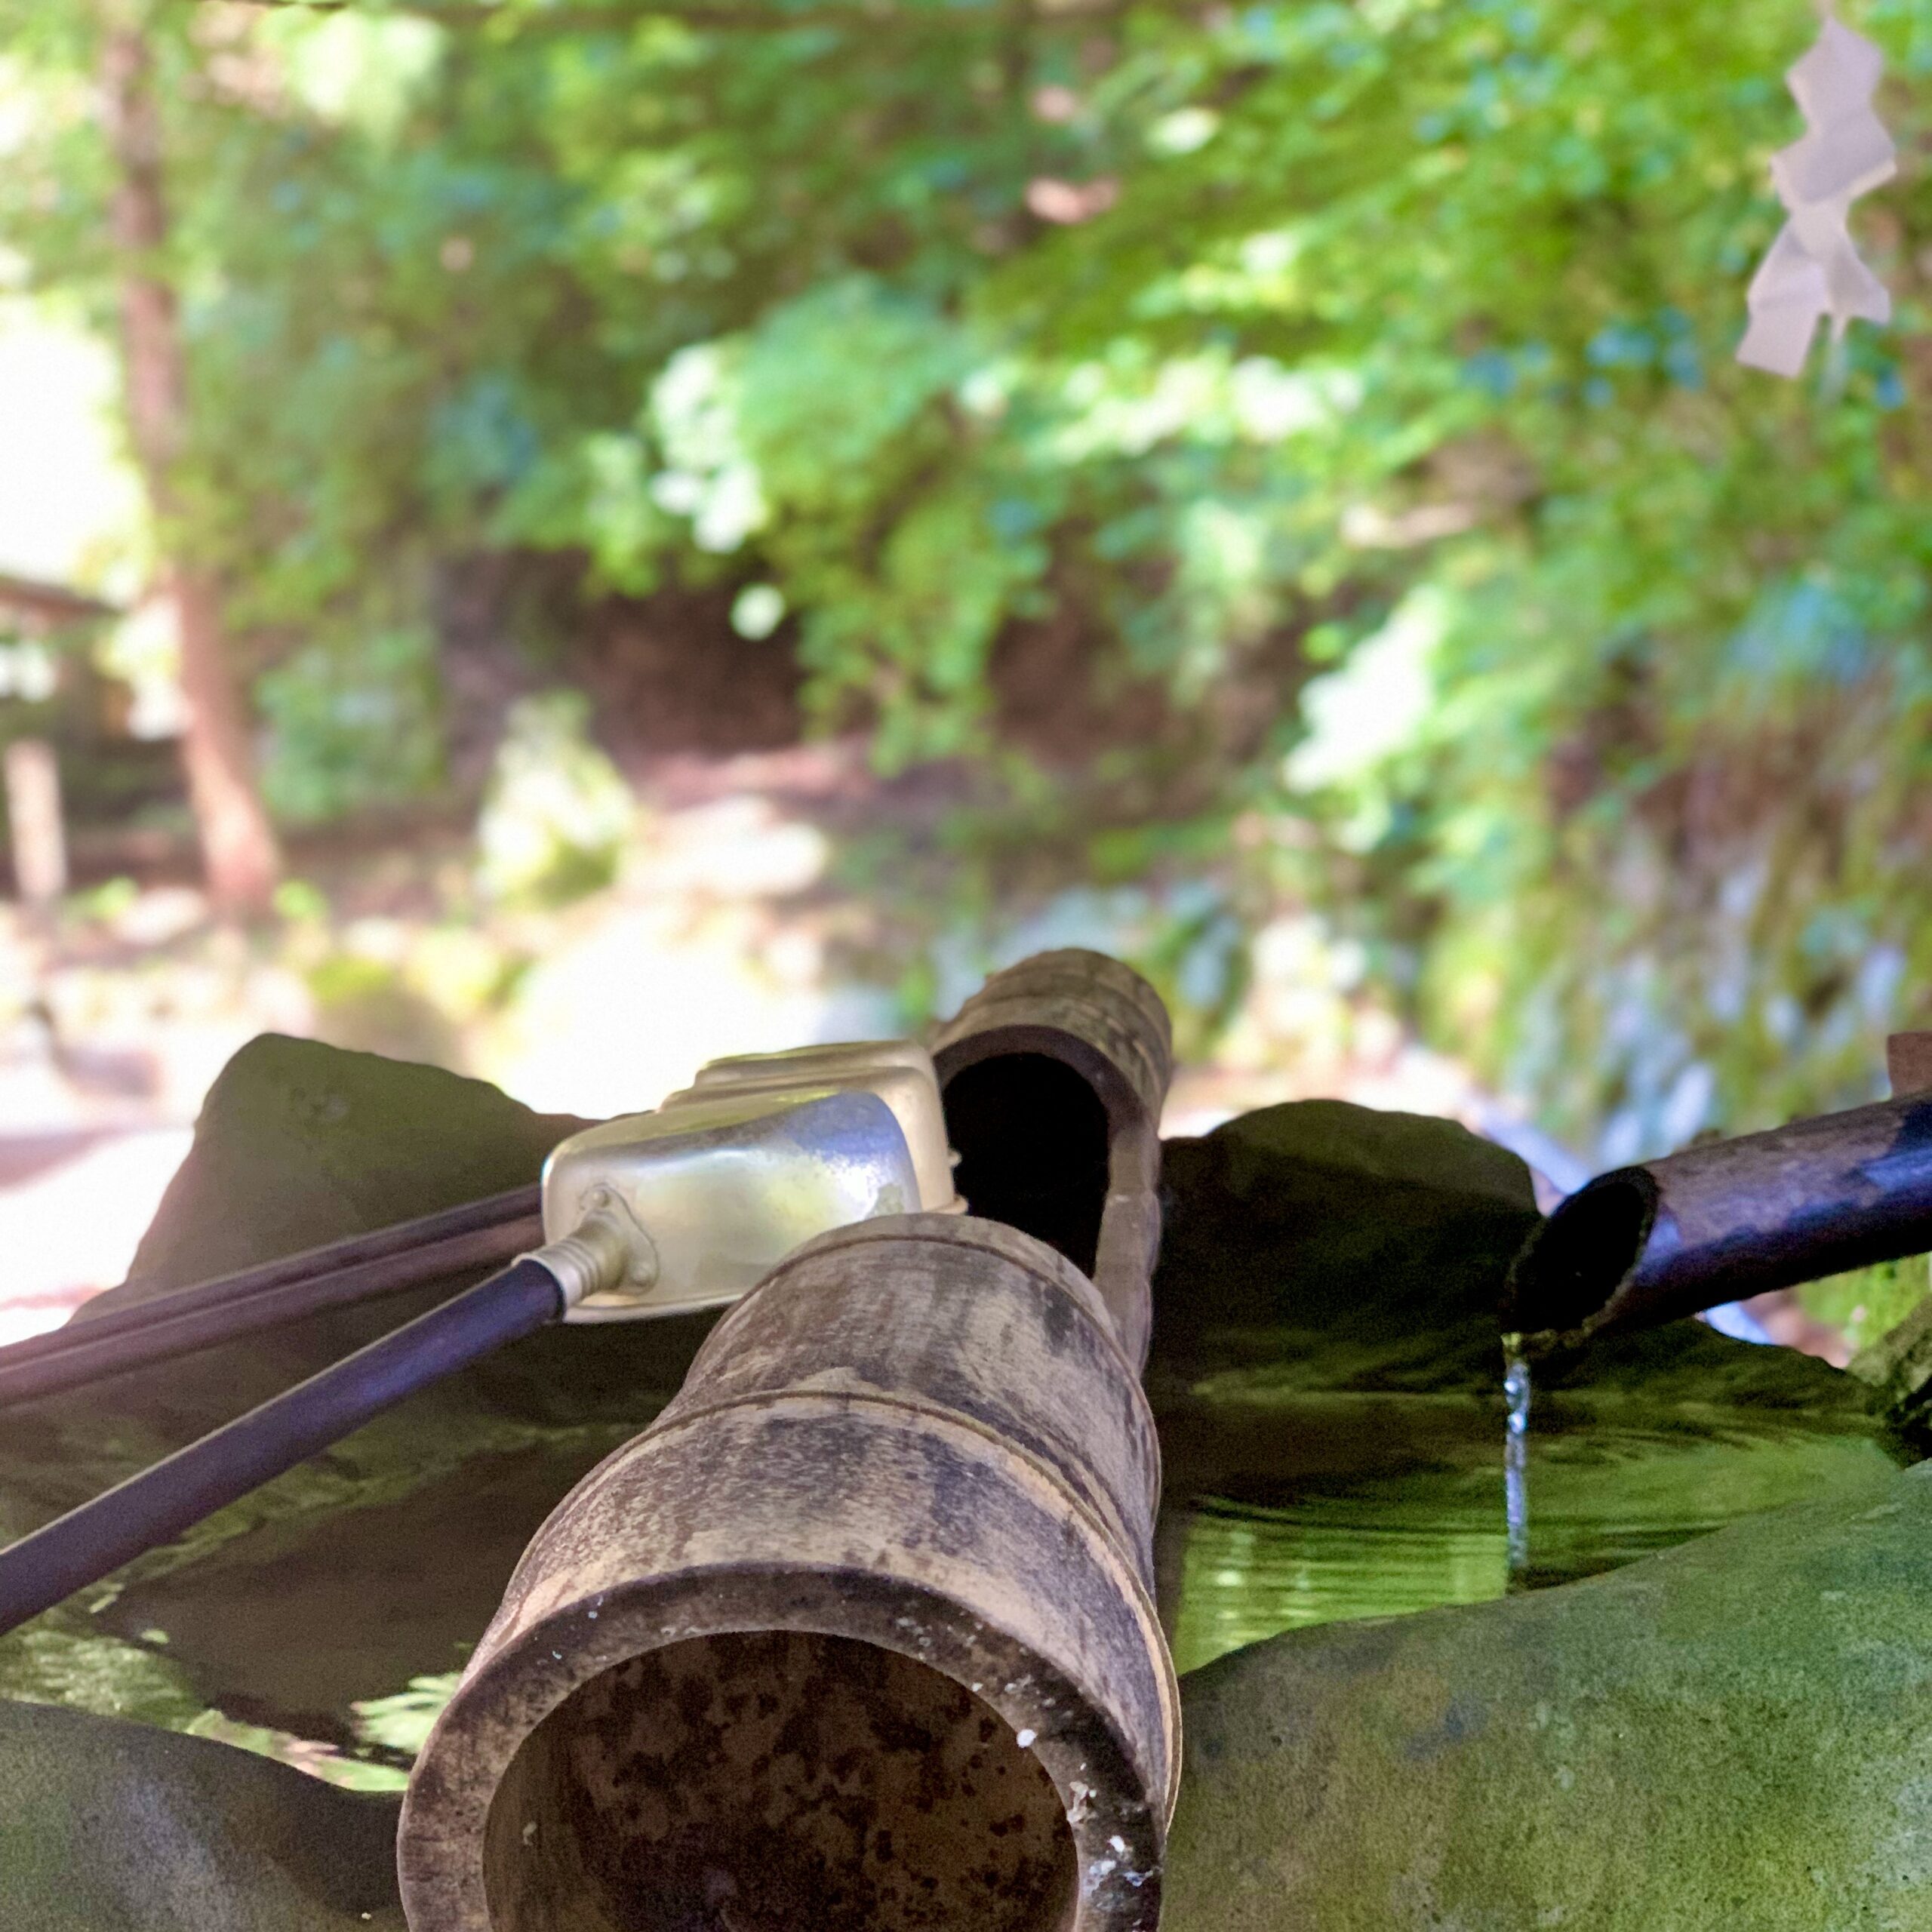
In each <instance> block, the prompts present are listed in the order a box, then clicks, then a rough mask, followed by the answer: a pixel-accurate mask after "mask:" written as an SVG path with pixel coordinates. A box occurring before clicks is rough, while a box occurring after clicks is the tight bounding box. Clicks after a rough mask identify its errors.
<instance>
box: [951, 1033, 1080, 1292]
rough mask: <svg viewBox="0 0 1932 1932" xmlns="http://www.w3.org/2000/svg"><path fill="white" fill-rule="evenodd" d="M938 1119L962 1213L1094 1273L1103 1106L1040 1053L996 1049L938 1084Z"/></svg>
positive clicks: (1067, 1069) (1068, 1070)
mask: <svg viewBox="0 0 1932 1932" xmlns="http://www.w3.org/2000/svg"><path fill="white" fill-rule="evenodd" d="M946 1127H947V1130H948V1131H949V1133H950V1134H951V1136H952V1144H953V1146H954V1148H955V1150H956V1151H957V1152H958V1155H959V1167H958V1172H957V1174H955V1177H954V1178H955V1183H956V1184H957V1185H958V1189H959V1192H961V1194H962V1195H964V1197H965V1199H966V1204H967V1207H968V1211H969V1212H970V1213H972V1214H977V1215H979V1216H980V1217H982V1218H983V1219H984V1220H989V1221H1003V1222H1004V1223H1006V1225H1007V1226H1008V1227H1010V1228H1017V1229H1020V1232H1022V1233H1023V1234H1029V1235H1032V1236H1033V1238H1035V1240H1036V1241H1044V1242H1045V1243H1046V1244H1047V1245H1048V1247H1051V1248H1054V1249H1056V1250H1057V1251H1058V1252H1059V1253H1060V1254H1063V1255H1065V1256H1066V1258H1067V1260H1069V1261H1071V1262H1072V1263H1073V1265H1074V1266H1075V1267H1076V1268H1078V1269H1080V1270H1081V1272H1082V1273H1083V1274H1088V1275H1091V1273H1092V1272H1094V1257H1095V1254H1096V1253H1097V1250H1098V1248H1099V1245H1100V1217H1101V1216H1102V1215H1103V1214H1104V1213H1105V1212H1106V1204H1107V1149H1108V1141H1109V1127H1108V1121H1107V1110H1106V1107H1105V1106H1103V1104H1102V1103H1101V1100H1100V1096H1099V1095H1098V1094H1096V1093H1095V1092H1094V1088H1093V1087H1092V1084H1091V1083H1090V1082H1089V1081H1088V1080H1087V1079H1086V1078H1084V1076H1083V1075H1081V1073H1080V1072H1078V1070H1077V1069H1075V1068H1073V1067H1071V1066H1068V1065H1067V1064H1066V1062H1065V1061H1064V1060H1054V1059H1052V1058H1051V1057H1049V1056H1048V1055H1047V1054H1039V1053H1014V1054H1001V1055H999V1056H998V1057H995V1058H993V1059H989V1060H980V1061H977V1062H976V1063H974V1065H972V1066H966V1067H962V1068H961V1069H960V1070H959V1071H958V1072H956V1073H955V1074H954V1075H952V1078H950V1079H949V1080H948V1081H947V1082H946Z"/></svg>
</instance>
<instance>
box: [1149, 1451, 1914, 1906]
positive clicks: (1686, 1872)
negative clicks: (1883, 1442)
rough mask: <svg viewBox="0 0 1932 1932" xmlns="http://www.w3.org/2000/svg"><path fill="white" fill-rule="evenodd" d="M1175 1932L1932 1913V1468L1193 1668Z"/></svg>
mask: <svg viewBox="0 0 1932 1932" xmlns="http://www.w3.org/2000/svg"><path fill="white" fill-rule="evenodd" d="M1183 1695H1184V1700H1185V1706H1186V1737H1187V1762H1186V1774H1185V1777H1184V1778H1183V1784H1182V1791H1181V1802H1180V1812H1179V1814H1178V1816H1177V1818H1176V1820H1175V1825H1174V1836H1173V1839H1172V1841H1171V1845H1170V1848H1169V1855H1168V1890H1167V1894H1166V1897H1167V1910H1166V1913H1165V1915H1164V1918H1163V1919H1162V1921H1161V1922H1162V1925H1163V1927H1164V1932H1305V1929H1306V1928H1312V1927H1319V1928H1321V1932H1447V1928H1450V1927H1454V1928H1457V1932H1519V1928H1520V1932H1531V1928H1540V1927H1555V1926H1561V1927H1588V1928H1589V1932H1848V1929H1849V1928H1851V1927H1870V1928H1872V1932H1906V1929H1907V1928H1909V1927H1921V1926H1924V1925H1925V1924H1932V1770H1928V1767H1927V1760H1926V1755H1925V1749H1924V1740H1925V1738H1926V1737H1927V1733H1928V1730H1929V1729H1932V1469H1927V1467H1925V1466H1921V1468H1920V1469H1915V1470H1913V1471H1911V1472H1907V1473H1906V1474H1903V1475H1883V1474H1877V1475H1872V1477H1870V1478H1866V1479H1861V1480H1857V1481H1851V1482H1849V1483H1847V1484H1846V1485H1845V1486H1844V1488H1843V1489H1841V1491H1839V1492H1838V1494H1835V1495H1834V1496H1832V1497H1830V1498H1829V1499H1827V1500H1822V1501H1820V1502H1817V1503H1810V1504H1806V1505H1802V1506H1798V1507H1795V1508H1793V1509H1787V1510H1780V1511H1777V1512H1771V1513H1770V1514H1768V1515H1764V1516H1761V1517H1758V1518H1754V1519H1753V1520H1752V1521H1749V1522H1747V1523H1743V1524H1738V1525H1737V1526H1736V1527H1733V1528H1730V1529H1728V1530H1726V1531H1721V1532H1720V1533H1719V1534H1716V1535H1715V1536H1712V1537H1707V1538H1706V1539H1704V1540H1702V1541H1700V1542H1697V1543H1690V1544H1687V1545H1686V1546H1684V1547H1683V1548H1681V1549H1676V1550H1673V1551H1671V1552H1668V1553H1667V1554H1666V1555H1660V1556H1656V1557H1652V1558H1648V1559H1647V1560H1646V1561H1643V1562H1641V1563H1638V1564H1632V1565H1631V1566H1630V1567H1629V1568H1627V1569H1625V1570H1622V1571H1618V1572H1617V1573H1616V1574H1614V1575H1612V1576H1607V1577H1597V1578H1594V1579H1592V1580H1590V1581H1589V1582H1587V1583H1577V1584H1573V1585H1571V1586H1567V1587H1566V1588H1564V1589H1555V1590H1551V1591H1548V1592H1543V1593H1540V1594H1538V1595H1531V1596H1525V1597H1517V1598H1510V1599H1509V1600H1508V1601H1504V1602H1500V1603H1495V1604H1484V1605H1482V1606H1481V1607H1477V1608H1474V1609H1467V1610H1444V1611H1429V1612H1427V1613H1425V1614H1423V1615H1421V1616H1418V1617H1407V1618H1404V1619H1401V1620H1397V1621H1392V1622H1383V1623H1364V1624H1334V1625H1331V1626H1327V1628H1325V1629H1320V1630H1312V1631H1306V1632H1296V1633H1294V1634H1291V1635H1287V1636H1284V1637H1279V1638H1275V1639H1274V1640H1273V1641H1270V1642H1268V1643H1265V1644H1257V1645H1255V1646H1254V1647H1252V1648H1251V1649H1248V1650H1245V1651H1241V1652H1238V1653H1237V1654H1235V1655H1234V1656H1232V1657H1227V1658H1225V1659H1223V1660H1222V1661H1221V1662H1220V1663H1217V1664H1214V1665H1211V1666H1209V1667H1208V1668H1207V1669H1205V1670H1203V1671H1200V1672H1195V1673H1194V1674H1193V1675H1192V1676H1190V1677H1189V1678H1186V1679H1185V1680H1184V1681H1183Z"/></svg>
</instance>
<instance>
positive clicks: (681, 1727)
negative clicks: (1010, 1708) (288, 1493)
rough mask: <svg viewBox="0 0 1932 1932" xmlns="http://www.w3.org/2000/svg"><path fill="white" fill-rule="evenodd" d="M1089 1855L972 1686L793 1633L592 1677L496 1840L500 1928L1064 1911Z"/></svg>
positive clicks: (736, 1639)
mask: <svg viewBox="0 0 1932 1932" xmlns="http://www.w3.org/2000/svg"><path fill="white" fill-rule="evenodd" d="M1031 1741H1032V1740H1030V1739H1029V1740H1028V1742H1029V1743H1030V1742H1031ZM1075 1871H1076V1863H1075V1854H1074V1847H1073V1841H1072V1834H1071V1832H1069V1829H1068V1826H1067V1822H1066V1815H1065V1812H1064V1809H1063V1806H1062V1804H1061V1803H1060V1798H1059V1796H1058V1795H1057V1793H1056V1792H1055V1791H1054V1786H1053V1784H1052V1783H1051V1780H1049V1779H1048V1777H1047V1775H1046V1773H1045V1772H1044V1770H1042V1769H1041V1766H1040V1764H1039V1763H1038V1760H1037V1759H1036V1758H1034V1757H1033V1756H1032V1755H1031V1754H1030V1752H1028V1751H1027V1750H1026V1749H1024V1748H1023V1746H1022V1745H1021V1743H1020V1740H1019V1738H1018V1737H1016V1735H1015V1734H1014V1732H1013V1730H1011V1728H1010V1727H1008V1724H1006V1722H1005V1721H1004V1719H1002V1718H1000V1717H999V1716H998V1715H997V1714H996V1713H995V1712H993V1711H992V1709H989V1707H988V1706H986V1704H984V1703H982V1702H981V1701H980V1700H979V1699H978V1698H977V1697H974V1695H973V1694H971V1692H970V1691H969V1690H967V1689H966V1688H965V1687H964V1686H963V1685H961V1684H956V1683H955V1682H953V1681H952V1679H951V1678H948V1677H946V1676H944V1675H941V1674H940V1672H937V1671H936V1670H934V1669H931V1668H929V1667H928V1666H926V1665H924V1664H921V1663H917V1662H915V1661H914V1660H912V1659H910V1658H908V1657H901V1656H900V1655H898V1654H896V1653H894V1652H892V1651H885V1650H882V1649H880V1648H878V1647H875V1645H872V1644H866V1643H863V1642H861V1641H857V1640H856V1639H854V1638H843V1637H827V1636H820V1635H810V1634H804V1633H799V1632H786V1631H764V1632H746V1633H740V1634H734V1635H721V1636H712V1637H703V1638H692V1639H689V1640H687V1641H685V1642H682V1643H678V1644H671V1645H669V1646H667V1647H665V1648H663V1649H662V1650H657V1651H650V1652H648V1653H647V1654H645V1655H643V1656H641V1657H633V1658H632V1659H630V1660H629V1661H627V1662H626V1663H622V1664H620V1665H617V1666H615V1667H614V1668H613V1669H609V1670H607V1671H605V1672H603V1673H602V1674H601V1675H599V1676H598V1677H595V1678H592V1679H591V1680H590V1681H589V1682H588V1683H587V1684H584V1685H583V1686H582V1687H580V1689H579V1690H577V1691H576V1692H574V1694H572V1695H571V1697H569V1698H568V1699H567V1700H565V1702H564V1703H562V1704H561V1705H560V1706H558V1708H557V1709H555V1711H553V1712H552V1713H551V1714H550V1715H549V1717H547V1718H546V1719H545V1720H544V1721H543V1723H541V1724H539V1725H538V1726H537V1728H536V1729H535V1730H534V1731H532V1732H531V1734H530V1736H529V1737H528V1738H527V1739H526V1740H525V1742H524V1743H523V1745H522V1746H521V1749H519V1750H518V1752H517V1754H516V1756H515V1758H514V1759H513V1760H512V1763H511V1764H510V1767H509V1770H508V1772H507V1774H506V1776H505V1777H504V1778H503V1782H502V1783H501V1784H500V1786H498V1788H497V1794H496V1796H495V1798H494V1801H493V1802H492V1804H491V1808H490V1815H489V1823H488V1827H487V1831H486V1834H485V1848H484V1875H485V1887H486V1890H487V1892H488V1898H489V1904H490V1918H491V1925H492V1927H493V1932H1063V1928H1065V1927H1069V1926H1070V1925H1071V1924H1072V1921H1073V1917H1074V1907H1075Z"/></svg>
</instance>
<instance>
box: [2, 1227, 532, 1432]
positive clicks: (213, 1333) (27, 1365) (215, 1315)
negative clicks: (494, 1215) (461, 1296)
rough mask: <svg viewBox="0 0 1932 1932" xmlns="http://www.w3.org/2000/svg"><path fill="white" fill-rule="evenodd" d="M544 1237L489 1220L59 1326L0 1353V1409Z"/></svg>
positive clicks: (506, 1254) (455, 1271) (481, 1261)
mask: <svg viewBox="0 0 1932 1932" xmlns="http://www.w3.org/2000/svg"><path fill="white" fill-rule="evenodd" d="M542 1241H543V1217H541V1216H540V1215H531V1217H528V1219H527V1220H516V1221H505V1222H503V1223H500V1225H499V1226H495V1227H488V1228H475V1229H471V1230H470V1231H469V1232H468V1233H466V1234H458V1235H451V1236H450V1237H449V1238H448V1239H447V1240H444V1241H432V1242H430V1243H429V1244H427V1245H426V1246H424V1247H413V1248H405V1250H403V1251H401V1253H400V1254H389V1255H380V1256H378V1257H377V1258H376V1259H375V1260H372V1261H365V1262H364V1263H361V1266H358V1267H353V1268H337V1269H333V1270H331V1271H329V1272H325V1273H323V1274H320V1275H310V1276H308V1277H306V1278H303V1279H301V1280H297V1281H289V1282H286V1283H285V1284H283V1285H282V1286H281V1287H272V1288H265V1289H263V1290H260V1291H258V1292H257V1293H255V1294H249V1295H243V1296H242V1297H238V1298H235V1299H231V1300H220V1301H213V1302H205V1303H202V1304H201V1305H200V1306H196V1307H192V1308H189V1309H187V1310H186V1312H181V1313H175V1312H174V1311H173V1310H172V1309H171V1307H170V1306H169V1304H170V1303H173V1302H174V1301H175V1300H177V1299H182V1300H185V1299H187V1297H175V1296H172V1295H170V1296H167V1297H164V1298H163V1299H162V1300H160V1301H158V1302H156V1303H152V1304H150V1305H149V1306H151V1307H152V1309H154V1310H155V1314H154V1315H153V1316H152V1318H150V1319H149V1320H148V1321H144V1322H142V1323H140V1324H121V1325H118V1326H117V1327H115V1329H114V1330H113V1331H111V1332H109V1333H108V1334H95V1333H94V1330H96V1329H97V1328H104V1327H106V1322H105V1321H101V1322H92V1321H83V1322H80V1323H78V1324H75V1326H74V1327H72V1328H71V1329H69V1330H63V1331H60V1333H61V1334H63V1336H64V1337H66V1346H63V1347H61V1348H59V1349H46V1350H43V1351H42V1352H39V1353H38V1354H36V1355H30V1356H29V1357H28V1358H26V1360H25V1361H13V1360H11V1359H8V1358H6V1357H5V1355H4V1354H0V1407H7V1406H10V1405H12V1404H18V1403H21V1402H29V1401H35V1400H37V1399H38V1398H41V1397H42V1396H46V1395H59V1394H61V1393H62V1392H64V1391H66V1390H67V1389H78V1388H80V1387H82V1386H84V1385H85V1384H86V1383H90V1382H97V1381H100V1380H103V1379H104V1378H105V1377H108V1376H110V1375H120V1374H125V1373H126V1372H127V1371H128V1370H130V1369H134V1368H141V1367H146V1366H147V1365H148V1364H150V1363H153V1362H158V1361H170V1360H171V1359H172V1358H174V1357H175V1356H177V1355H192V1354H193V1353H194V1352H195V1351H196V1350H197V1349H208V1348H214V1347H215V1346H217V1345H218V1344H220V1343H223V1342H228V1341H232V1340H235V1338H236V1337H238V1336H242V1335H253V1334H259V1333H260V1331H262V1330H263V1329H265V1328H275V1327H282V1326H285V1324H288V1323H290V1322H293V1321H306V1319H308V1318H309V1317H310V1316H312V1315H321V1314H324V1313H326V1312H328V1311H329V1310H330V1309H339V1308H347V1307H352V1306H355V1305H356V1304H358V1303H362V1302H366V1301H374V1300H379V1299H380V1298H381V1297H383V1296H386V1295H395V1294H404V1293H405V1292H406V1291H408V1290H409V1289H411V1288H418V1287H422V1286H423V1284H425V1283H426V1282H429V1281H441V1280H443V1279H445V1278H447V1277H448V1276H450V1275H460V1274H464V1273H466V1272H470V1271H472V1270H474V1269H478V1268H500V1267H502V1266H503V1264H504V1263H506V1262H508V1261H510V1260H513V1259H514V1258H515V1257H516V1256H517V1255H518V1254H521V1252H522V1251H524V1250H525V1249H526V1248H531V1247H537V1246H539V1245H540V1244H541V1243H542ZM128 1312H130V1313H133V1312H136V1311H134V1310H132V1309H131V1310H129V1311H128Z"/></svg>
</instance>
